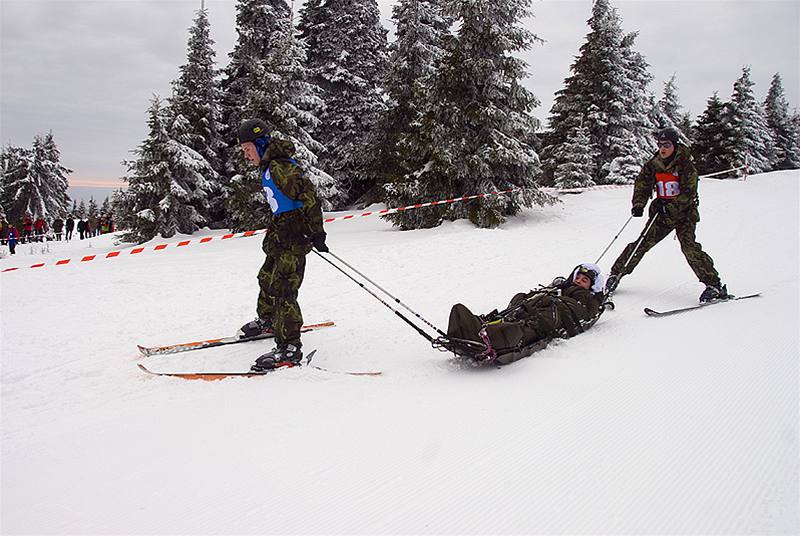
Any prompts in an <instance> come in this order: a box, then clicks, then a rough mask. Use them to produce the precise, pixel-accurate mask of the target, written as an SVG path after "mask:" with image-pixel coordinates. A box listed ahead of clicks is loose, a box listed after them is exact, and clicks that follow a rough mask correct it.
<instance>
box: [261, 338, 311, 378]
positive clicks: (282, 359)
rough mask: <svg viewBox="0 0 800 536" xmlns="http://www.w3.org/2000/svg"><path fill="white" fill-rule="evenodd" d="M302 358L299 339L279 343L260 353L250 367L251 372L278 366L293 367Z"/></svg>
mask: <svg viewBox="0 0 800 536" xmlns="http://www.w3.org/2000/svg"><path fill="white" fill-rule="evenodd" d="M302 359H303V350H302V349H301V345H300V341H295V342H293V343H283V344H279V345H278V346H276V347H275V348H273V349H272V350H270V351H269V352H267V353H266V354H264V355H262V356H261V357H259V358H258V359H256V362H255V363H254V364H253V366H252V367H250V370H252V371H253V372H264V371H266V370H272V369H276V368H280V367H294V366H297V365H299V364H300V361H302Z"/></svg>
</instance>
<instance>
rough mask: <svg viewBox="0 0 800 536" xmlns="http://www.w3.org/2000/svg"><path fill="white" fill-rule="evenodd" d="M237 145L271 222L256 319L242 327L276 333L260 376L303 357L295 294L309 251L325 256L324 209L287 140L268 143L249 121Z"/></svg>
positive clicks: (262, 128) (259, 364)
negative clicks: (255, 172)
mask: <svg viewBox="0 0 800 536" xmlns="http://www.w3.org/2000/svg"><path fill="white" fill-rule="evenodd" d="M239 144H240V145H241V147H242V151H244V154H245V157H246V158H247V160H248V161H249V162H250V163H251V164H254V165H257V166H259V176H260V178H261V185H262V188H263V190H264V196H265V197H266V199H267V203H269V207H270V209H271V210H272V214H273V216H272V219H271V221H270V224H269V225H268V226H267V230H266V235H265V236H264V242H263V249H264V253H266V255H267V258H266V260H265V261H264V265H263V266H262V267H261V270H260V271H259V272H258V284H259V287H260V292H259V295H258V306H257V308H256V312H257V314H258V316H257V318H256V319H255V320H253V321H252V322H248V323H247V324H245V325H244V326H242V328H241V336H244V337H252V336H256V335H259V334H261V333H266V332H274V334H275V342H276V347H275V348H274V349H272V350H271V351H270V352H268V353H266V354H264V355H262V356H261V357H259V358H258V359H257V360H256V363H255V364H254V365H253V366H252V370H254V371H262V370H267V369H272V368H276V367H280V366H286V365H294V364H297V363H299V362H300V360H301V359H302V358H303V352H302V349H301V347H302V345H301V343H300V328H301V327H302V325H303V315H302V314H301V312H300V306H299V304H298V303H297V294H298V291H299V289H300V285H301V284H302V283H303V275H304V273H305V267H306V255H307V254H308V253H309V252H310V251H311V248H312V246H313V247H314V248H315V249H316V250H317V251H321V252H327V251H328V247H327V246H326V244H325V232H324V231H323V228H322V208H321V206H320V203H319V199H318V198H317V193H316V190H315V188H314V185H313V184H312V183H311V181H310V180H309V179H308V178H307V177H306V176H305V174H304V173H303V171H302V170H301V169H300V167H299V165H298V163H297V161H296V160H295V159H294V158H293V157H294V152H295V148H294V145H293V144H292V143H291V142H289V141H284V140H278V139H274V138H271V137H270V136H269V134H268V129H267V125H266V124H265V123H264V122H263V121H261V120H259V119H249V120H247V121H244V122H243V123H242V124H241V125H240V126H239Z"/></svg>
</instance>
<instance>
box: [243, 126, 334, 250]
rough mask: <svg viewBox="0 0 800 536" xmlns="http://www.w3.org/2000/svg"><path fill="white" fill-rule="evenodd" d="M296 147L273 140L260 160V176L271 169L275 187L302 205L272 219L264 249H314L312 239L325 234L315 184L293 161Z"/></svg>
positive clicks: (290, 143)
mask: <svg viewBox="0 0 800 536" xmlns="http://www.w3.org/2000/svg"><path fill="white" fill-rule="evenodd" d="M294 154H295V148H294V144H293V143H292V142H290V141H285V140H279V139H274V138H273V139H272V140H271V141H270V144H269V147H267V151H266V152H265V153H264V156H263V157H262V158H261V165H260V167H259V171H260V173H259V176H261V175H262V174H263V173H264V171H266V169H267V166H269V171H270V175H271V176H272V180H273V181H274V182H275V185H276V186H277V187H278V188H279V189H280V191H281V192H282V193H283V194H284V195H286V196H287V197H288V198H290V199H292V200H296V201H300V202H302V204H303V206H302V207H300V208H298V209H295V210H292V211H289V212H284V213H282V214H276V215H274V216H273V217H272V220H271V221H270V224H269V226H268V227H267V234H266V236H265V237H264V249H265V250H267V249H269V247H270V246H273V247H275V246H277V247H280V248H282V249H285V248H292V247H302V248H303V249H306V250H307V251H310V250H311V245H310V243H311V242H310V237H311V236H312V235H314V234H318V233H322V232H324V231H323V227H322V206H321V205H320V202H319V199H318V198H317V191H316V189H315V188H314V185H313V183H312V182H311V181H310V180H309V179H308V177H307V176H306V175H305V173H303V170H302V169H300V167H299V166H298V164H297V162H296V161H295V160H294Z"/></svg>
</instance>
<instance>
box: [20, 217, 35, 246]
mask: <svg viewBox="0 0 800 536" xmlns="http://www.w3.org/2000/svg"><path fill="white" fill-rule="evenodd" d="M32 235H33V216H31V213H30V212H26V213H25V216H23V217H22V242H28V241H30V239H31V236H32Z"/></svg>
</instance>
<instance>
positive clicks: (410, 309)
mask: <svg viewBox="0 0 800 536" xmlns="http://www.w3.org/2000/svg"><path fill="white" fill-rule="evenodd" d="M328 254H329V255H331V256H333V258H334V259H336V260H337V261H339V262H341V263H342V264H344V265H345V266H347V267H348V268H350V269H351V270H353V272H355V273H357V274H358V275H360V276H361V277H362V278H364V279H365V280H366V281H368V282H369V283H370V284H371V285H372V286H373V287H375V288H377V289H378V290H380V291H381V292H383V293H384V294H386V295H387V296H389V297H390V298H391V299H393V300H394V301H395V302H397V303H398V304H399V305H400V306H401V307H403V308H404V309H405V310H406V311H408V312H410V313H412V314H413V315H414V316H416V317H417V318H419V319H420V320H422V321H423V322H425V323H426V324H427V325H428V326H430V327H432V328H433V329H434V330H436V332H438V333H439V335H442V336H443V337H446V336H447V335H446V334H445V333H444V332H443V331H442V330H440V329H439V328H437V327H436V326H434V325H433V324H431V323H430V322H428V321H427V320H425V319H424V318H422V315H420V314H419V313H417V312H416V311H414V310H413V309H412V308H411V307H409V306H408V305H406V304H405V303H403V302H401V301H400V299H399V298H395V297H394V296H392V294H391V293H390V292H389V291H388V290H386V289H385V288H383V287H382V286H380V285H379V284H377V283H376V282H375V281H373V280H372V279H370V278H369V277H367V276H365V275H364V274H363V273H361V272H359V271H358V270H357V269H356V268H355V267H354V266H352V265H351V264H348V263H347V261H345V260H344V259H342V258H341V257H340V256H338V255H337V254H335V253H333V252H332V251H328Z"/></svg>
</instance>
